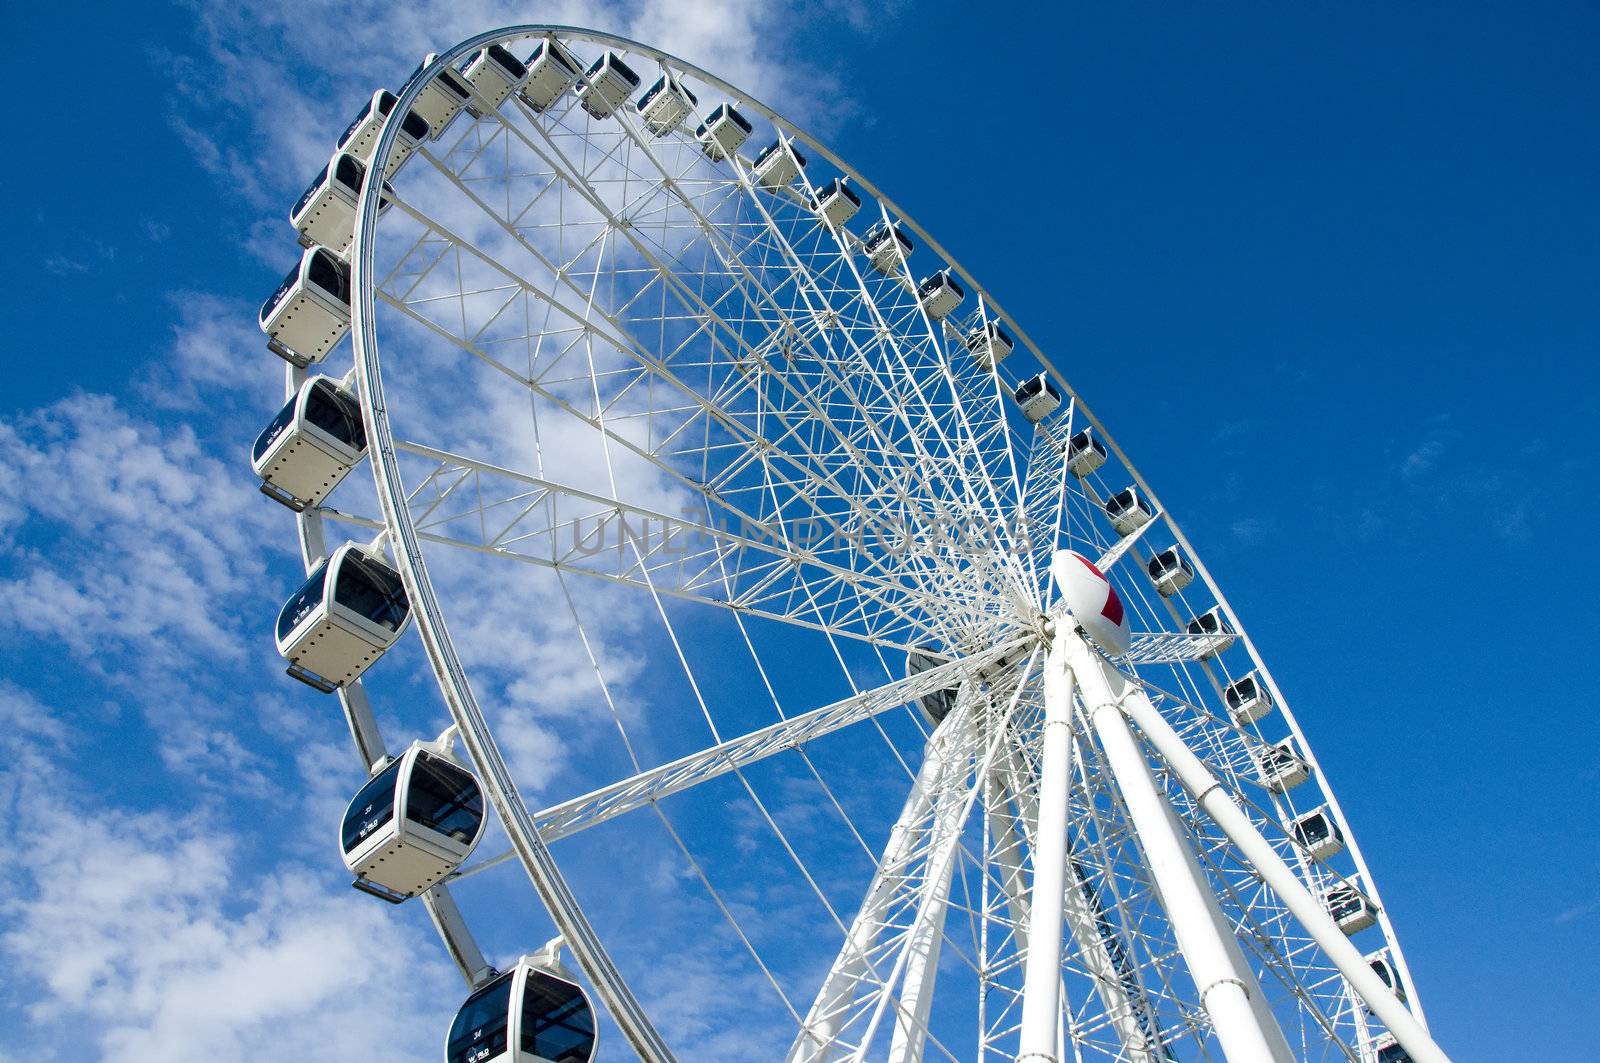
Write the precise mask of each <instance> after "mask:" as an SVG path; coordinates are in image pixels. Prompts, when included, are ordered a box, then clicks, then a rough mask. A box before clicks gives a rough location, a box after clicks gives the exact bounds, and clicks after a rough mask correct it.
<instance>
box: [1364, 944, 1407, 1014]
mask: <svg viewBox="0 0 1600 1063" xmlns="http://www.w3.org/2000/svg"><path fill="white" fill-rule="evenodd" d="M1363 959H1365V960H1366V961H1367V966H1368V967H1370V968H1372V973H1373V974H1375V975H1377V976H1378V979H1379V980H1380V981H1381V982H1383V984H1384V985H1386V986H1388V987H1389V992H1391V993H1393V994H1394V995H1395V996H1396V997H1397V998H1399V1000H1400V1003H1402V1004H1404V1003H1406V987H1405V983H1403V982H1401V981H1400V971H1399V969H1398V968H1396V967H1395V965H1394V958H1393V957H1391V956H1390V955H1389V950H1388V949H1379V950H1378V951H1377V952H1369V953H1367V955H1366V956H1365V957H1363Z"/></svg>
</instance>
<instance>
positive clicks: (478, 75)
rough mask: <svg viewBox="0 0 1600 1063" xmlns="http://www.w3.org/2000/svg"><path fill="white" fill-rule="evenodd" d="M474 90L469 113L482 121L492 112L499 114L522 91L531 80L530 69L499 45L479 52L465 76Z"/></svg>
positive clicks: (462, 73)
mask: <svg viewBox="0 0 1600 1063" xmlns="http://www.w3.org/2000/svg"><path fill="white" fill-rule="evenodd" d="M461 76H462V77H464V78H466V81H467V84H468V85H470V86H471V87H472V92H473V97H472V99H471V100H469V101H468V102H467V113H468V114H470V115H472V117H474V118H482V117H483V116H484V115H486V114H488V113H489V112H490V111H498V110H499V109H500V105H501V104H502V103H505V102H506V100H508V99H510V97H511V94H512V93H513V92H516V91H517V90H518V89H520V88H522V85H523V82H525V81H527V80H528V68H527V67H526V66H524V65H523V63H522V60H521V59H518V58H517V57H516V56H514V55H512V54H511V53H510V52H508V51H506V50H505V49H504V48H502V47H501V46H500V45H498V44H491V45H489V47H487V48H480V49H478V53H477V54H476V55H474V56H473V57H472V59H471V61H470V62H468V63H467V66H466V69H465V70H463V71H462V72H461Z"/></svg>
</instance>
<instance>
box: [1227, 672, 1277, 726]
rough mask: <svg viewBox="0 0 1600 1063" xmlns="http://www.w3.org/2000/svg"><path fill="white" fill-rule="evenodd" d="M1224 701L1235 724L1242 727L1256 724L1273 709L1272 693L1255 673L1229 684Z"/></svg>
mask: <svg viewBox="0 0 1600 1063" xmlns="http://www.w3.org/2000/svg"><path fill="white" fill-rule="evenodd" d="M1222 700H1224V701H1226V702H1227V703H1228V714H1229V715H1230V716H1232V717H1233V722H1234V723H1236V724H1238V725H1239V726H1241V727H1243V726H1244V725H1245V724H1247V723H1255V722H1256V721H1257V720H1259V719H1261V718H1262V717H1263V716H1265V715H1266V714H1267V713H1269V712H1271V711H1272V709H1273V701H1272V691H1270V690H1268V689H1267V685H1266V684H1265V683H1263V682H1262V681H1261V678H1260V677H1259V676H1258V675H1256V673H1254V672H1251V673H1250V674H1249V675H1247V676H1245V677H1244V678H1243V679H1236V680H1234V681H1233V682H1232V683H1229V684H1228V686H1227V688H1226V689H1224V690H1223V692H1222Z"/></svg>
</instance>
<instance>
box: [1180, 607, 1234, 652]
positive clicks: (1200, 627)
mask: <svg viewBox="0 0 1600 1063" xmlns="http://www.w3.org/2000/svg"><path fill="white" fill-rule="evenodd" d="M1185 630H1186V631H1188V632H1189V634H1191V635H1198V636H1201V637H1203V638H1205V639H1207V641H1206V643H1205V649H1203V650H1201V651H1200V659H1201V660H1202V661H1209V660H1210V659H1211V658H1213V657H1215V656H1216V655H1217V654H1219V653H1221V652H1222V651H1223V650H1226V649H1228V648H1229V647H1230V646H1232V645H1233V643H1234V638H1235V635H1234V630H1233V625H1231V624H1229V623H1228V618H1227V617H1225V616H1223V615H1222V606H1220V605H1214V606H1212V607H1211V608H1210V609H1207V610H1206V611H1205V612H1203V613H1201V614H1200V615H1199V616H1197V617H1195V618H1194V619H1193V620H1191V621H1189V624H1188V627H1187V628H1185Z"/></svg>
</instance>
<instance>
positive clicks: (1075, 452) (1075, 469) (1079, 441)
mask: <svg viewBox="0 0 1600 1063" xmlns="http://www.w3.org/2000/svg"><path fill="white" fill-rule="evenodd" d="M1107 456H1108V455H1107V454H1106V445H1105V444H1104V443H1102V442H1100V441H1099V440H1098V439H1096V438H1095V437H1094V429H1092V428H1085V429H1084V430H1083V431H1081V432H1079V433H1078V434H1077V435H1075V436H1073V437H1072V438H1071V439H1069V440H1067V471H1068V472H1070V473H1072V475H1074V476H1076V477H1077V478H1078V479H1080V480H1081V479H1083V478H1084V477H1085V476H1088V475H1090V474H1092V473H1094V472H1095V471H1096V470H1098V469H1099V468H1100V466H1102V465H1104V464H1105V463H1106V458H1107Z"/></svg>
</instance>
